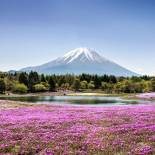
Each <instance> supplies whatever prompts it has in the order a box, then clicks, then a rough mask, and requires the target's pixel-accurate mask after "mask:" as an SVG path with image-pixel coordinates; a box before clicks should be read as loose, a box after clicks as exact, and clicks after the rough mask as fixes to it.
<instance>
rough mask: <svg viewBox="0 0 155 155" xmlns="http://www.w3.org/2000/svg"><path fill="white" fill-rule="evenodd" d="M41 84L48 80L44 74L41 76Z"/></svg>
mask: <svg viewBox="0 0 155 155" xmlns="http://www.w3.org/2000/svg"><path fill="white" fill-rule="evenodd" d="M41 82H46V78H45V76H44V74H41Z"/></svg>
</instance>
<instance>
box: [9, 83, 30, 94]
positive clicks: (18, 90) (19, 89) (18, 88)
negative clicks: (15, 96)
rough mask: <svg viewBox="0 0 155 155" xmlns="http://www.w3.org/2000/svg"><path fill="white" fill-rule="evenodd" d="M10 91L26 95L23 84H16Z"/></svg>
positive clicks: (25, 87)
mask: <svg viewBox="0 0 155 155" xmlns="http://www.w3.org/2000/svg"><path fill="white" fill-rule="evenodd" d="M12 91H13V92H14V93H20V94H24V93H27V91H28V88H27V86H26V85H24V84H23V83H16V84H14V85H13V90H12Z"/></svg>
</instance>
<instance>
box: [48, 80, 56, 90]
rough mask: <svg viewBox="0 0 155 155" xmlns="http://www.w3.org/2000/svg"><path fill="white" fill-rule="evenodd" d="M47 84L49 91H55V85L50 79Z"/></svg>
mask: <svg viewBox="0 0 155 155" xmlns="http://www.w3.org/2000/svg"><path fill="white" fill-rule="evenodd" d="M48 84H49V90H50V91H55V89H56V84H55V82H54V80H53V78H52V77H50V78H49V81H48Z"/></svg>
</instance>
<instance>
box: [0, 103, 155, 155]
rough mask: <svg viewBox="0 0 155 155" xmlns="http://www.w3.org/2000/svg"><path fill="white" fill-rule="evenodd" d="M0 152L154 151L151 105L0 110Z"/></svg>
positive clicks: (106, 154) (135, 154)
mask: <svg viewBox="0 0 155 155" xmlns="http://www.w3.org/2000/svg"><path fill="white" fill-rule="evenodd" d="M0 154H47V155H55V154H58V155H70V154H71V155H72V154H73V155H74V154H77V155H87V154H90V155H91V154H92V155H93V154H98V155H113V154H120V155H130V154H132V155H153V154H155V106H153V105H152V106H151V105H149V106H142V105H141V106H114V107H87V106H48V105H44V106H35V107H33V106H32V107H23V108H16V109H8V110H1V111H0Z"/></svg>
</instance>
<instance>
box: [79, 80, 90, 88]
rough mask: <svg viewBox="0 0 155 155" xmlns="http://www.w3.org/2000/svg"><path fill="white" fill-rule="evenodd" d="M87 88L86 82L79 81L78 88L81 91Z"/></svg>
mask: <svg viewBox="0 0 155 155" xmlns="http://www.w3.org/2000/svg"><path fill="white" fill-rule="evenodd" d="M87 87H88V82H87V81H85V80H84V81H81V82H80V88H81V89H87Z"/></svg>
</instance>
